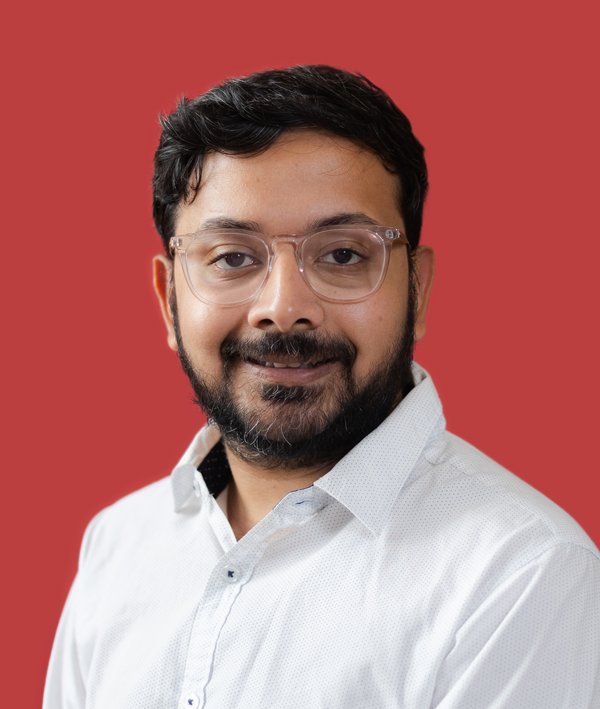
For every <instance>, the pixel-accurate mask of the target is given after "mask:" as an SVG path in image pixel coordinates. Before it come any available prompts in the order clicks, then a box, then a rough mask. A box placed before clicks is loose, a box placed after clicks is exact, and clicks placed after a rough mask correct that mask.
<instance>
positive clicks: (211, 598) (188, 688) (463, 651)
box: [44, 365, 600, 709]
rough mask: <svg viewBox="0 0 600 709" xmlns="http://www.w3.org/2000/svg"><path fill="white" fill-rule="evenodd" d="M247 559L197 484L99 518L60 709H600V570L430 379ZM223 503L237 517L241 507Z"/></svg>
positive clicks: (51, 707)
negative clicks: (454, 424) (456, 431)
mask: <svg viewBox="0 0 600 709" xmlns="http://www.w3.org/2000/svg"><path fill="white" fill-rule="evenodd" d="M414 372H415V380H416V386H415V388H414V389H413V390H412V391H411V392H410V394H409V395H408V396H407V397H405V399H404V400H403V401H402V402H401V404H400V405H399V406H398V407H397V408H396V409H395V410H394V411H393V412H392V414H391V415H390V416H389V417H388V418H387V419H386V420H385V421H384V422H383V423H382V424H381V425H380V426H379V427H378V428H377V429H375V430H374V431H372V432H371V433H370V434H369V435H368V436H367V437H366V438H365V439H363V440H362V441H361V442H360V443H359V444H358V445H357V446H356V447H355V448H354V449H353V450H351V451H350V453H348V454H347V455H346V456H345V457H344V458H343V459H342V460H340V461H339V462H338V463H337V465H335V467H334V468H332V469H331V470H330V472H329V473H327V474H326V475H324V476H323V477H321V478H320V479H319V480H317V481H316V482H315V483H314V484H313V485H312V486H310V487H308V488H304V489H300V490H296V491H294V492H291V493H289V494H288V495H286V496H285V497H284V498H283V499H282V500H281V501H280V502H279V503H278V504H277V505H276V506H275V507H274V508H273V510H272V511H271V512H269V514H267V516H266V517H264V519H262V520H261V521H260V522H259V523H258V524H257V525H256V526H255V527H253V528H252V529H251V530H250V531H249V532H248V533H247V534H246V535H245V536H244V537H243V538H241V539H240V540H239V541H236V539H235V536H234V534H233V532H232V529H231V527H230V525H229V522H228V520H227V517H226V515H225V513H224V511H223V508H222V506H221V505H220V504H219V501H217V500H216V499H215V497H214V496H213V495H211V493H210V491H209V489H208V487H207V484H206V481H205V479H204V478H203V476H202V475H201V474H200V472H199V471H198V466H199V465H200V463H201V462H202V461H203V459H204V458H205V457H206V456H207V454H208V453H209V452H210V451H211V449H212V448H213V447H214V446H215V444H216V443H217V442H218V440H219V432H218V430H217V429H216V428H215V427H214V426H207V427H205V428H204V429H203V430H202V431H200V433H199V434H198V435H197V436H196V438H195V439H194V441H193V442H192V444H191V446H190V448H189V449H188V451H187V452H186V453H185V455H184V456H183V459H182V460H181V462H180V463H179V464H178V465H177V466H176V468H175V469H174V470H173V473H172V475H171V477H170V479H169V478H166V479H164V480H161V481H159V482H156V483H154V484H152V485H150V486H148V487H146V488H144V489H142V490H139V491H138V492H136V493H134V494H132V495H129V496H128V497H125V498H124V499H122V500H120V501H119V502H117V503H115V504H114V505H112V506H111V507H108V508H107V509H105V510H103V511H102V512H100V513H99V514H98V515H97V516H96V517H95V518H94V520H92V522H91V523H90V525H89V527H88V529H87V531H86V533H85V537H84V541H83V545H82V550H81V558H80V565H79V571H78V574H77V577H76V579H75V582H74V584H73V587H72V589H71V592H70V594H69V598H68V601H67V603H66V606H65V609H64V612H63V615H62V618H61V621H60V625H59V628H58V632H57V636H56V639H55V643H54V648H53V651H52V657H51V661H50V667H49V672H48V678H47V683H46V692H45V699H44V709H83V708H84V707H85V708H86V709H190V708H191V709H198V707H208V708H209V709H234V708H235V709H242V708H243V709H269V708H271V709H275V708H277V709H300V708H302V709H320V708H323V709H325V708H327V709H371V708H372V709H387V708H390V709H391V708H392V707H393V708H394V709H399V708H402V709H429V708H433V707H435V708H437V709H509V708H510V709H598V707H600V592H599V591H600V556H599V553H598V550H597V549H596V548H595V546H594V544H593V543H592V542H591V541H590V539H589V538H588V537H587V536H586V534H585V533H584V532H583V531H582V530H581V528H580V527H579V526H578V525H577V524H576V523H575V522H574V521H573V520H572V519H571V518H570V517H569V516H568V515H567V514H566V513H565V512H563V511H562V510H561V509H560V508H559V507H557V506H556V505H555V504H553V503H552V502H550V501H549V500H548V499H547V498H545V497H544V496H543V495H542V494H540V493H539V492H537V491H535V490H534V489H532V488H531V487H530V486H529V485H527V484H526V483H524V482H523V481H521V480H519V479H518V478H517V477H515V476H514V475H512V474H511V473H509V472H508V471H507V470H505V469H504V468H502V467H501V466H499V465H498V464H497V463H495V462H494V461H492V460H490V459H489V458H487V457H486V456H485V455H483V454H482V453H481V452H479V451H477V450H476V449H475V448H473V447H472V446H470V445H469V444H467V443H465V442H464V441H462V440H461V439H459V438H457V437H456V436H454V435H452V434H450V433H448V432H447V431H446V430H445V421H444V418H443V415H442V409H441V405H440V402H439V399H438V396H437V393H436V390H435V388H434V385H433V383H432V380H431V378H430V377H429V376H428V375H427V374H426V373H425V372H424V371H423V370H422V369H420V368H419V367H417V366H416V365H415V367H414ZM221 502H222V500H221Z"/></svg>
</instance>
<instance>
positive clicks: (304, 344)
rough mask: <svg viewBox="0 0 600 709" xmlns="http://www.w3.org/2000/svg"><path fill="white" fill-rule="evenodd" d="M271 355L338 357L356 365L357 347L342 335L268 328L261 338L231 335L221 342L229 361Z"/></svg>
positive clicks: (329, 358) (343, 361) (314, 357)
mask: <svg viewBox="0 0 600 709" xmlns="http://www.w3.org/2000/svg"><path fill="white" fill-rule="evenodd" d="M269 356H270V357H277V356H281V357H297V358H299V359H301V360H303V361H308V360H311V359H318V360H320V361H323V360H338V361H340V362H341V363H342V364H345V365H346V366H352V364H353V363H354V360H355V359H356V347H355V346H354V345H353V344H352V343H351V342H350V341H349V340H347V339H345V338H342V337H331V336H326V335H318V336H317V335H314V334H309V333H307V332H295V333H289V334H282V333H276V332H265V333H264V335H262V336H261V337H260V338H258V339H252V340H250V339H240V338H235V337H228V338H227V339H225V340H224V341H223V343H222V345H221V357H222V358H223V361H225V362H228V361H230V360H233V359H242V360H249V359H250V360H255V361H260V360H262V359H264V358H266V357H269Z"/></svg>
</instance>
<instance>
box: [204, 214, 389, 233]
mask: <svg viewBox="0 0 600 709" xmlns="http://www.w3.org/2000/svg"><path fill="white" fill-rule="evenodd" d="M348 224H370V225H373V226H375V225H377V224H378V222H376V221H375V220H374V219H372V218H371V217H369V216H367V215H366V214H365V213H364V212H340V213H339V214H332V215H331V216H328V217H323V218H322V219H315V220H313V221H312V222H309V224H308V228H307V229H306V230H305V231H306V233H308V232H311V231H316V230H317V229H323V228H324V227H328V226H345V225H348ZM209 229H231V230H235V229H242V230H244V231H254V232H256V233H258V234H260V233H262V231H263V230H262V229H261V226H260V224H259V223H258V222H253V221H245V220H239V219H232V218H230V217H214V218H212V219H207V220H206V221H204V222H202V224H201V226H200V230H201V231H206V230H209Z"/></svg>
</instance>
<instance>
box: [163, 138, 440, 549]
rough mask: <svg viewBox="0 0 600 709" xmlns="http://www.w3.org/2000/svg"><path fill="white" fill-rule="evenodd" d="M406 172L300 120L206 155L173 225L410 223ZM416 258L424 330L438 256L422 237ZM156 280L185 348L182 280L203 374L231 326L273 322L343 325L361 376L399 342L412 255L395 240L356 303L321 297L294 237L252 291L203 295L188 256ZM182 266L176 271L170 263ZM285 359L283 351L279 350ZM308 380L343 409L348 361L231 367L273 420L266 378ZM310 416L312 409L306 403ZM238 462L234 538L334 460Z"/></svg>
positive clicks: (419, 329)
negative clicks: (255, 144) (236, 150)
mask: <svg viewBox="0 0 600 709" xmlns="http://www.w3.org/2000/svg"><path fill="white" fill-rule="evenodd" d="M398 190H399V183H398V179H397V178H396V177H395V176H394V175H393V174H391V173H390V172H389V171H388V170H386V169H385V167H384V166H383V164H382V163H381V161H380V160H379V159H378V158H377V157H376V156H375V155H374V154H373V153H371V152H369V151H367V150H364V149H362V148H361V147H359V146H357V145H356V144H354V143H352V142H350V141H348V140H345V139H343V138H340V137H337V136H332V135H329V134H325V133H321V132H317V131H311V130H298V131H290V132H288V133H286V134H284V135H283V136H282V137H281V138H280V139H279V140H278V141H277V142H276V143H275V144H274V145H273V146H271V147H270V148H269V149H268V150H266V151H265V152H264V153H262V154H260V155H254V156H232V155H222V154H217V153H211V154H209V155H207V156H206V157H205V160H204V165H203V170H202V180H201V185H200V189H199V191H198V194H197V195H196V197H195V198H194V199H193V201H188V202H185V203H182V204H181V205H180V206H179V209H178V214H177V218H176V231H175V233H176V235H183V234H188V233H192V232H194V231H196V230H197V229H198V228H200V227H201V226H202V225H203V224H205V223H206V222H207V221H208V220H213V219H223V218H226V219H230V220H236V221H241V222H255V223H256V225H257V227H258V229H259V231H260V233H261V235H263V236H266V237H269V236H273V235H278V234H302V233H305V232H306V231H308V230H309V229H310V225H311V224H312V223H314V222H316V221H319V220H323V219H327V218H331V217H333V216H335V215H338V214H341V213H346V214H348V213H352V214H364V215H365V216H366V218H368V219H370V220H372V221H373V222H375V223H377V224H380V225H384V226H397V227H399V228H400V229H401V230H404V223H403V219H402V215H401V213H400V211H399V206H398V200H397V196H398ZM414 264H415V269H416V274H417V278H418V297H417V310H416V319H415V339H416V340H419V339H421V338H422V337H423V335H424V334H425V316H426V312H427V305H428V302H429V294H430V289H431V284H432V279H433V270H434V259H433V253H432V251H431V249H430V248H428V247H420V248H419V249H418V250H417V251H416V254H415V258H414ZM153 268H154V287H155V290H156V294H157V296H158V300H159V304H160V307H161V312H162V315H163V318H164V321H165V325H166V328H167V341H168V344H169V347H171V349H173V350H175V351H177V341H176V338H175V331H174V327H173V316H172V312H171V309H170V306H169V296H170V291H169V289H170V287H171V283H173V287H174V289H175V296H176V301H177V310H178V316H179V327H180V332H181V337H182V340H183V343H184V346H185V350H186V352H187V354H188V356H189V358H190V360H191V363H192V364H193V366H194V369H195V370H196V371H197V372H198V374H199V375H201V376H202V378H203V379H205V381H206V382H208V383H211V382H218V381H220V380H221V379H222V376H223V362H222V358H221V354H220V347H221V344H222V342H223V340H224V339H225V338H226V337H229V336H236V337H240V338H245V339H250V340H251V339H252V338H255V339H257V338H259V337H260V335H262V334H263V333H264V332H275V333H292V332H301V331H314V332H315V333H319V334H324V335H331V336H338V337H339V336H341V337H344V338H347V339H348V340H350V341H351V342H352V344H353V345H354V346H355V348H356V359H355V361H354V364H353V366H352V377H353V380H354V382H355V383H356V384H357V385H358V386H360V385H361V384H362V383H364V382H366V381H367V379H368V376H369V373H370V372H372V371H373V370H374V369H375V368H376V367H377V365H378V364H380V363H381V362H382V360H383V359H384V358H385V357H388V356H389V352H390V350H391V348H392V347H393V346H394V345H395V343H397V341H398V338H399V336H400V334H401V333H402V331H403V327H404V322H405V319H406V312H407V302H408V283H409V279H408V274H409V271H408V256H407V249H406V247H404V246H400V245H398V246H394V247H393V248H392V252H391V255H390V262H389V267H388V271H387V274H386V277H385V280H384V282H383V284H382V286H381V288H380V289H379V290H378V291H377V292H376V293H374V294H372V295H371V296H369V297H368V298H367V299H365V300H364V301H361V302H358V303H331V302H328V301H325V300H323V299H321V298H319V297H318V296H317V295H315V294H314V293H313V292H312V291H311V290H310V288H309V287H308V286H307V285H306V283H305V282H304V280H303V279H302V277H301V275H300V273H299V272H298V269H297V266H296V261H295V257H294V253H293V250H292V247H291V246H290V245H286V244H282V245H281V246H280V247H279V249H278V252H277V257H276V259H275V263H274V267H273V271H272V273H271V274H270V276H269V278H268V280H267V282H266V284H265V286H264V288H263V289H262V291H261V292H260V293H259V294H258V295H257V296H256V297H255V299H254V300H252V301H250V302H248V303H244V304H242V305H237V306H230V307H222V306H217V305H209V304H206V303H203V302H201V301H200V300H198V299H197V298H196V297H195V296H194V295H193V294H192V292H191V291H190V289H189V287H188V285H187V283H186V281H185V278H184V275H183V271H182V269H181V264H180V262H179V259H175V261H174V262H172V261H170V260H169V259H168V258H166V257H165V256H156V257H155V258H154V260H153ZM172 269H173V273H172V279H171V270H172ZM280 360H281V358H279V360H278V361H280ZM265 381H266V382H268V383H281V384H285V385H287V386H291V385H294V384H302V385H305V386H319V387H322V388H323V389H324V395H323V397H322V398H321V400H320V406H322V407H325V409H326V410H327V411H328V413H329V410H331V412H332V413H333V412H334V407H335V397H334V396H333V395H332V393H333V392H335V391H336V387H338V386H340V383H339V382H340V370H339V365H337V364H336V363H335V362H334V363H329V364H327V365H325V366H323V367H316V368H311V369H308V368H299V369H292V368H284V369H274V368H267V367H264V366H260V365H257V364H251V363H247V362H243V361H239V362H238V363H237V364H236V365H235V368H234V370H233V372H232V383H233V385H234V386H233V387H232V390H233V392H234V395H235V397H236V401H237V403H239V404H240V405H242V406H244V405H245V406H250V407H256V406H259V405H260V406H261V409H260V416H261V419H262V420H263V421H264V423H265V425H268V424H269V423H271V422H273V421H275V420H276V418H277V416H278V412H277V409H276V407H274V406H273V405H270V404H268V403H265V402H261V401H260V396H259V394H258V392H259V387H260V385H261V383H263V382H265ZM306 416H308V417H309V419H310V409H309V411H308V412H306ZM227 453H228V459H229V463H230V466H231V471H232V481H231V482H230V485H229V490H228V510H227V512H228V517H229V521H230V524H231V526H232V529H233V530H234V533H235V535H236V537H237V538H240V537H241V536H243V534H245V533H246V532H247V531H248V530H249V529H250V528H251V527H252V526H254V524H256V523H257V522H258V521H260V519H262V518H263V517H264V516H265V515H266V514H267V513H268V512H269V511H270V510H271V509H272V508H273V507H274V506H275V505H276V504H277V503H278V502H279V501H280V500H281V499H282V498H283V497H284V496H285V495H286V494H287V493H288V492H290V491H292V490H296V489H299V488H302V487H307V486H309V485H311V484H312V483H313V482H314V481H315V480H316V479H318V478H319V477H321V476H322V475H324V474H325V473H326V472H327V471H328V470H329V469H330V468H331V467H332V464H328V465H325V466H313V467H309V468H298V469H294V470H290V469H285V470H283V469H282V470H278V469H272V468H268V469H263V468H261V467H260V465H257V464H255V463H252V464H251V463H249V462H246V461H244V460H241V459H240V458H239V457H237V456H236V455H235V454H234V453H233V452H232V451H231V450H227Z"/></svg>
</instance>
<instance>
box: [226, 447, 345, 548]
mask: <svg viewBox="0 0 600 709" xmlns="http://www.w3.org/2000/svg"><path fill="white" fill-rule="evenodd" d="M225 452H226V454H227V460H228V462H229V467H230V468H231V480H230V481H229V486H228V488H227V517H228V519H229V524H230V525H231V528H232V530H233V533H234V534H235V538H236V539H240V538H241V537H243V536H244V535H245V534H246V533H247V532H248V531H250V529H252V527H254V525H256V524H257V523H258V522H260V520H261V519H263V517H265V516H266V515H267V514H268V513H269V512H270V511H271V510H272V509H273V507H275V505H277V503H278V502H280V501H281V500H282V499H283V498H284V497H285V496H286V495H287V494H288V493H289V492H292V491H294V490H299V489H301V488H303V487H309V486H310V485H312V484H313V483H314V482H315V480H318V479H319V478H320V477H322V476H323V475H325V473H327V472H329V470H331V468H332V467H333V466H334V463H327V464H325V465H320V466H314V467H307V468H299V469H297V470H287V469H286V470H282V469H277V468H276V469H272V468H263V467H261V466H259V465H255V464H251V463H249V462H248V461H245V460H241V459H240V458H239V457H237V456H236V455H235V453H233V452H232V451H231V449H230V448H229V447H228V446H227V444H226V445H225Z"/></svg>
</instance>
